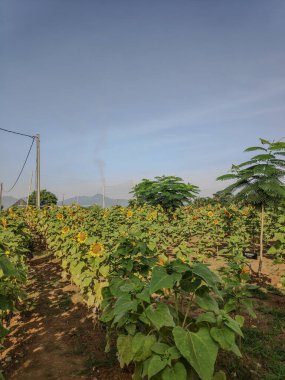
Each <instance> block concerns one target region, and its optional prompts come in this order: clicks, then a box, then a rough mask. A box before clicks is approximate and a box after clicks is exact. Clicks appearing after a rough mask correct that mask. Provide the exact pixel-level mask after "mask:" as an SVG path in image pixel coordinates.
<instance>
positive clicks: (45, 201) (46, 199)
mask: <svg viewBox="0 0 285 380" xmlns="http://www.w3.org/2000/svg"><path fill="white" fill-rule="evenodd" d="M40 197H41V207H42V206H49V205H56V204H57V197H56V196H55V195H54V194H53V193H51V192H50V191H47V190H45V189H44V190H41V193H40ZM28 203H29V205H32V206H35V205H36V192H35V191H33V192H32V194H31V195H30V196H29V202H28Z"/></svg>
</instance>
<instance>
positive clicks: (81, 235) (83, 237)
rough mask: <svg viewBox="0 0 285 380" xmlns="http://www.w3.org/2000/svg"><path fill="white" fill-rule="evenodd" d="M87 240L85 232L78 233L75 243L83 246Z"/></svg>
mask: <svg viewBox="0 0 285 380" xmlns="http://www.w3.org/2000/svg"><path fill="white" fill-rule="evenodd" d="M86 239H87V234H86V233H85V232H79V233H78V234H77V241H78V242H79V243H80V244H83V243H85V241H86Z"/></svg>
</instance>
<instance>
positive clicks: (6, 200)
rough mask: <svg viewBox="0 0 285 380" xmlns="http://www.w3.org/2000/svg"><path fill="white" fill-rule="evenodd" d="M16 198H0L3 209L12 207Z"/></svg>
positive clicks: (5, 196)
mask: <svg viewBox="0 0 285 380" xmlns="http://www.w3.org/2000/svg"><path fill="white" fill-rule="evenodd" d="M17 200H18V198H14V197H10V196H9V195H8V196H7V195H4V196H3V198H2V205H3V206H4V209H6V208H8V207H10V206H12V205H13V204H14V203H15V202H17Z"/></svg>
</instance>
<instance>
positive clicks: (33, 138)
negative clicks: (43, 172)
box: [0, 128, 36, 193]
mask: <svg viewBox="0 0 285 380" xmlns="http://www.w3.org/2000/svg"><path fill="white" fill-rule="evenodd" d="M0 129H3V128H0ZM12 133H16V132H12ZM16 134H17V133H16ZM20 134H22V133H20ZM24 136H28V135H24ZM28 137H31V138H32V143H31V146H30V149H29V151H28V154H27V156H26V159H25V161H24V164H23V166H22V169H21V171H20V173H19V175H18V177H17V179H16V181H15V182H14V184H13V186H12V187H11V188H10V189H9V190H7V191H5V193H10V191H12V190H13V189H14V187H15V186H16V184H17V182H18V181H19V179H20V177H21V174H22V173H23V170H24V168H25V166H26V163H27V161H28V158H29V155H30V153H31V150H32V147H33V145H34V141H35V138H36V137H35V136H28Z"/></svg>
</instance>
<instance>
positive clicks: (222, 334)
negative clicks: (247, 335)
mask: <svg viewBox="0 0 285 380" xmlns="http://www.w3.org/2000/svg"><path fill="white" fill-rule="evenodd" d="M210 333H211V337H212V338H213V339H214V341H215V342H217V343H218V344H219V345H220V346H221V347H222V348H223V349H224V350H227V351H230V350H231V348H232V346H233V345H234V344H235V333H234V332H233V331H232V330H230V329H229V328H228V327H221V328H218V327H212V328H211V330H210Z"/></svg>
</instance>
